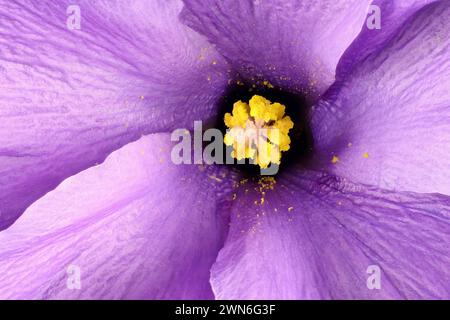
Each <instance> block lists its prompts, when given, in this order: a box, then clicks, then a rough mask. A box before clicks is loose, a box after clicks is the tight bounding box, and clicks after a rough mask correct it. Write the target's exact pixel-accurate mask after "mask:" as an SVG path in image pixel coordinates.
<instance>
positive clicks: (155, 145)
mask: <svg viewBox="0 0 450 320" xmlns="http://www.w3.org/2000/svg"><path fill="white" fill-rule="evenodd" d="M170 148H171V142H170V137H169V136H168V135H166V134H154V135H151V136H146V137H144V138H141V139H140V140H139V141H137V142H134V143H131V144H129V145H127V146H125V147H123V148H122V149H120V150H118V151H116V152H114V153H113V154H111V155H110V156H109V157H108V158H107V160H106V161H105V163H103V164H102V165H99V166H96V167H93V168H90V169H88V170H86V171H83V172H81V173H79V174H78V175H76V176H73V177H71V178H69V179H67V180H65V181H64V182H63V183H62V184H61V185H60V186H58V188H56V189H55V190H54V191H52V192H50V193H48V194H47V195H46V196H44V197H43V198H42V199H40V200H39V201H37V202H36V203H34V204H33V205H32V206H31V207H30V208H28V210H27V211H26V212H25V213H24V214H23V215H22V216H21V217H20V218H19V219H18V220H17V222H16V223H15V224H14V225H13V226H11V227H10V228H8V229H7V230H4V231H2V232H1V233H0V298H2V299H119V298H120V299H135V298H136V299H138V298H139V299H141V298H143V299H153V298H158V299H181V298H185V299H207V298H212V297H213V296H212V292H211V288H210V285H209V271H210V267H211V265H212V263H213V262H214V260H215V258H216V256H217V253H218V251H219V249H220V248H221V246H222V244H223V240H224V236H225V232H226V229H227V221H228V217H226V216H225V215H224V214H222V213H221V210H222V209H223V208H222V203H223V205H225V202H222V201H221V200H220V199H221V197H219V196H217V192H218V191H219V189H218V187H220V192H222V193H223V192H225V191H226V190H229V189H231V183H229V182H228V178H224V177H223V176H222V175H220V176H217V177H214V176H213V174H216V175H218V174H219V171H217V170H214V171H213V168H212V167H205V168H204V172H201V170H203V169H201V168H199V167H198V166H196V165H190V166H189V165H179V166H176V165H173V164H172V163H171V162H170V156H168V155H170ZM219 177H220V178H221V179H222V180H223V182H222V183H219V182H218V180H219ZM73 268H77V269H78V270H79V271H81V273H80V275H81V289H80V290H76V289H74V290H71V289H70V286H67V283H68V281H72V280H73V278H71V277H73V274H72V275H71V274H70V272H73V270H74V269H73ZM68 272H69V273H68Z"/></svg>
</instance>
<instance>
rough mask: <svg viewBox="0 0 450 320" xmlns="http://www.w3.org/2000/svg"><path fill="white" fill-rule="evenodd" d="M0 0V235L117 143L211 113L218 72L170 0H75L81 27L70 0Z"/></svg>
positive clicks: (219, 84) (219, 88)
mask: <svg viewBox="0 0 450 320" xmlns="http://www.w3.org/2000/svg"><path fill="white" fill-rule="evenodd" d="M0 2H1V3H0V16H1V17H2V18H1V19H0V41H1V50H0V73H1V75H2V76H1V77H0V106H1V107H0V123H1V125H0V168H1V169H0V172H1V174H0V230H1V229H2V228H4V227H6V226H8V225H10V224H11V223H12V222H13V221H14V220H15V219H16V218H17V217H18V216H19V215H20V214H21V213H22V212H23V211H24V209H25V208H26V207H28V205H30V204H31V203H32V202H34V201H35V200H36V199H38V198H39V197H41V196H42V195H43V194H45V193H46V192H48V191H49V190H51V189H53V188H54V187H56V186H57V185H58V183H60V182H61V181H62V180H64V179H65V178H66V177H68V176H70V175H73V174H75V173H77V172H79V171H81V170H83V169H86V168H88V167H90V166H92V165H94V164H95V163H98V162H101V161H103V160H104V158H105V157H106V156H107V155H108V154H109V153H111V152H112V151H114V150H115V149H117V148H120V147H121V146H123V145H124V144H126V143H128V142H130V141H134V140H136V139H138V138H139V137H141V136H142V135H143V134H147V133H151V132H156V131H162V130H171V129H172V128H174V127H175V126H176V127H184V126H192V122H193V120H200V119H203V120H207V119H209V118H211V117H212V116H213V115H214V113H215V112H216V111H215V109H216V108H215V105H214V104H215V102H216V100H217V99H218V98H219V97H220V95H221V94H222V92H223V90H224V88H225V85H226V81H227V77H226V75H225V72H224V70H226V69H225V68H226V66H225V63H224V61H223V59H221V58H220V56H219V55H218V54H217V53H216V52H215V51H214V50H213V49H212V48H211V47H210V45H209V44H208V43H207V42H206V41H205V40H204V39H203V38H202V37H201V36H199V35H197V34H196V33H195V32H193V31H192V30H190V29H189V28H187V27H186V26H184V25H182V24H180V23H179V22H178V13H179V11H180V10H181V6H182V4H181V3H180V2H179V1H170V2H167V1H162V0H158V1H150V2H149V1H145V0H126V1H117V0H116V1H113V0H111V1H109V0H108V1H100V0H96V1H90V0H89V1H77V3H78V5H79V7H80V13H81V30H69V29H68V28H67V26H66V20H67V19H68V15H67V14H66V9H67V8H68V7H69V4H72V3H73V1H65V0H64V1H7V0H0ZM70 12H71V11H70ZM212 61H214V62H215V64H214V65H213V63H212Z"/></svg>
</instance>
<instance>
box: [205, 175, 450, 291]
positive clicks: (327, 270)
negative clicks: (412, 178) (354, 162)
mask: <svg viewBox="0 0 450 320" xmlns="http://www.w3.org/2000/svg"><path fill="white" fill-rule="evenodd" d="M253 187H254V186H253V185H252V184H250V183H247V184H244V185H243V186H241V187H240V189H239V190H238V191H237V194H236V197H235V203H234V205H233V207H232V218H231V227H230V233H229V235H228V238H227V240H226V243H225V246H224V248H223V249H222V250H221V251H220V253H219V256H218V258H217V261H216V263H215V264H214V266H213V268H212V279H211V283H212V287H213V290H214V293H215V295H216V297H217V298H219V299H311V298H314V299H317V298H322V299H355V298H356V299H387V298H388V299H391V298H396V299H397V298H447V299H448V298H449V297H450V269H449V268H448V267H449V265H450V247H449V245H448V243H450V198H449V197H447V196H443V195H430V194H428V195H427V194H415V193H394V192H391V191H385V190H381V189H378V188H375V187H368V186H363V185H358V184H353V183H350V182H348V181H346V180H344V179H338V178H336V177H334V176H330V175H327V174H323V173H319V172H313V171H297V172H295V174H292V173H291V174H290V175H289V176H284V177H281V178H280V179H279V180H278V182H277V183H276V184H275V186H274V188H273V190H270V188H268V189H267V188H266V189H265V191H264V192H265V195H264V196H262V192H261V189H260V186H257V188H256V190H257V191H255V189H254V188H253ZM246 190H247V191H246ZM262 197H263V198H264V201H263V203H262V204H261V198H262ZM255 201H256V203H257V204H255ZM373 266H375V267H373ZM376 267H378V268H380V271H381V274H380V278H379V279H380V284H381V287H380V289H379V290H377V289H376V288H375V289H369V288H373V287H371V286H368V280H369V284H373V283H372V279H370V277H371V276H373V275H372V274H368V271H370V272H371V273H372V272H373V269H372V268H376Z"/></svg>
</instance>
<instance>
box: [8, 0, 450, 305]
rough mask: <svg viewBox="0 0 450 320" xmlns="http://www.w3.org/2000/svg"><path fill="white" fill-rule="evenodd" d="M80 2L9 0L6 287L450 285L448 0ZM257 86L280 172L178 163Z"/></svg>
mask: <svg viewBox="0 0 450 320" xmlns="http://www.w3.org/2000/svg"><path fill="white" fill-rule="evenodd" d="M73 2H74V1H67V0H58V1H56V0H54V1H51V0H48V1H31V0H30V1H27V0H14V1H11V0H0V17H1V18H0V41H1V42H0V123H1V125H0V142H1V146H0V170H1V174H0V230H2V231H1V232H0V298H3V299H13V298H14V299H213V298H216V299H355V298H358V299H405V298H429V299H436V298H447V299H448V298H449V297H450V268H449V266H450V220H449V218H450V170H449V169H450V152H449V150H450V93H449V87H450V39H449V36H448V35H449V31H450V30H449V29H450V2H449V1H433V0H395V1H392V0H374V1H371V0H318V1H309V0H297V1H295V0H283V1H281V0H274V1H265V0H256V1H250V0H239V1H238V0H236V1H231V0H230V1H225V0H201V1H200V0H184V1H178V0H170V1H165V0H94V1H92V0H77V1H76V4H74V3H73ZM73 5H76V8H77V10H75V11H73V10H68V8H69V7H71V6H72V8H73ZM373 6H376V8H379V9H380V12H381V14H382V20H381V29H378V28H376V29H372V28H368V27H367V18H368V15H370V8H373ZM73 12H75V13H78V14H79V17H78V18H79V25H78V27H77V28H68V23H67V19H68V17H69V16H70V15H71V14H73ZM244 92H245V93H244ZM254 93H255V94H256V93H267V94H268V95H269V96H271V98H270V99H271V100H270V101H272V102H282V103H283V105H284V106H285V107H286V114H289V116H290V117H291V118H292V119H293V127H294V129H293V130H294V131H295V128H299V129H300V131H299V134H298V135H296V134H295V132H294V135H293V136H291V138H290V139H291V140H292V144H291V146H290V150H289V151H287V152H290V155H286V159H287V160H284V159H283V158H282V159H281V165H280V171H279V173H278V174H277V175H275V176H270V177H261V176H259V175H257V174H253V173H251V172H250V171H247V170H243V169H241V168H240V167H239V165H237V166H230V165H198V164H191V165H188V164H181V165H176V164H174V163H173V162H172V161H171V150H172V147H173V144H174V143H173V142H172V141H171V132H172V131H173V130H175V129H178V128H187V129H188V130H191V129H192V128H193V123H194V121H203V123H205V124H206V123H207V124H209V125H211V126H215V127H218V126H222V125H223V121H224V112H223V108H222V106H224V108H225V109H227V110H226V112H231V110H232V109H231V108H232V104H233V103H234V102H236V101H237V100H242V101H244V102H245V101H248V98H250V97H251V96H252V95H253V94H254ZM240 94H242V97H240V96H239V95H240ZM272 96H273V97H272ZM266 97H267V96H266ZM273 98H275V99H279V100H280V101H278V100H273ZM244 102H243V103H244ZM241 106H242V105H241ZM244 106H245V105H244ZM244 109H245V108H243V109H242V110H244ZM255 112H256V111H255ZM255 114H256V113H255ZM268 119H269V118H268ZM280 119H281V118H280ZM228 120H229V121H228ZM228 120H227V121H228V123H229V124H230V123H231V124H234V123H232V122H230V121H231V120H230V118H229V116H228ZM268 123H269V122H268ZM231 124H230V125H231ZM308 137H310V139H308ZM286 149H287V147H286ZM296 150H297V151H296ZM299 150H300V151H299ZM283 157H284V155H283ZM284 162H285V164H284ZM73 276H76V277H78V280H77V281H76V283H75V285H74V286H72V285H71V283H70V281H71V277H73ZM373 276H377V278H376V279H374V278H371V277H373ZM72 280H73V279H72ZM72 284H73V283H72Z"/></svg>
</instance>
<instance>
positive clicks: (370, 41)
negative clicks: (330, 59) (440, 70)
mask: <svg viewBox="0 0 450 320" xmlns="http://www.w3.org/2000/svg"><path fill="white" fill-rule="evenodd" d="M436 1H437V0H395V1H392V0H374V1H373V3H372V5H375V6H378V8H380V20H381V26H380V29H369V28H363V29H362V30H361V33H360V34H359V35H358V37H357V38H356V39H355V41H353V43H352V44H351V45H350V47H349V48H348V49H347V50H346V51H345V53H344V55H343V56H342V58H341V60H340V61H339V64H338V67H337V71H336V77H338V78H339V79H345V77H346V76H348V74H349V73H350V72H352V71H353V70H354V68H355V66H356V65H358V64H359V63H360V62H361V61H364V60H365V59H367V57H369V56H370V55H371V54H373V53H374V52H376V51H379V50H383V48H384V46H385V45H386V44H387V42H388V41H389V40H391V39H392V37H394V36H395V34H396V32H398V30H399V28H401V27H402V25H403V24H404V23H405V22H407V21H408V19H410V18H411V17H412V16H413V15H414V14H415V13H416V12H417V11H419V10H420V9H421V8H423V7H424V6H425V5H427V4H430V3H433V2H436ZM373 14H375V12H374V11H372V10H371V12H369V15H368V20H367V21H369V17H370V16H372V15H373Z"/></svg>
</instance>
